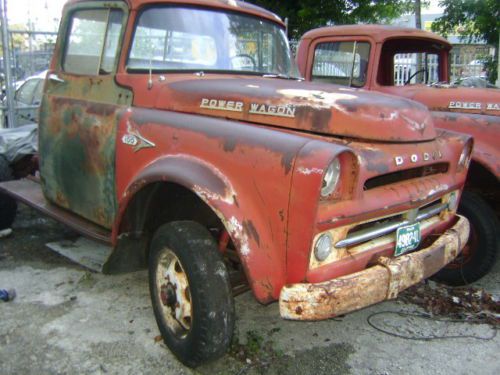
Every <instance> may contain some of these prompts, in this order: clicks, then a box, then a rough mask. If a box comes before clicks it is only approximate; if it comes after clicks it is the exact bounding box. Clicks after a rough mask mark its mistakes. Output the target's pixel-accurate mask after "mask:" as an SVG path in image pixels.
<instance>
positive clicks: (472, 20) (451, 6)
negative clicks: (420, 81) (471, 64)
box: [432, 0, 500, 82]
mask: <svg viewBox="0 0 500 375" xmlns="http://www.w3.org/2000/svg"><path fill="white" fill-rule="evenodd" d="M439 5H440V6H441V7H443V8H444V14H443V16H442V17H439V18H438V19H436V21H435V22H434V23H433V24H432V31H435V32H437V33H439V34H441V35H443V36H447V35H449V34H450V33H455V32H458V33H459V34H460V35H461V36H462V37H463V38H464V39H466V40H468V41H469V42H473V41H479V40H484V41H485V42H486V43H488V44H491V45H493V46H495V47H496V54H495V59H494V60H495V61H498V48H497V47H498V33H499V32H500V2H499V1H498V0H441V1H440V3H439ZM495 61H493V60H492V59H490V61H487V65H488V67H489V68H490V70H489V71H490V77H489V78H490V81H492V82H493V81H494V80H495V79H496V66H497V65H496V62H495Z"/></svg>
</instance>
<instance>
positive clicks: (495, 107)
mask: <svg viewBox="0 0 500 375" xmlns="http://www.w3.org/2000/svg"><path fill="white" fill-rule="evenodd" d="M448 108H449V109H486V110H487V111H500V103H486V108H483V103H479V102H456V101H453V102H450V104H449V105H448Z"/></svg>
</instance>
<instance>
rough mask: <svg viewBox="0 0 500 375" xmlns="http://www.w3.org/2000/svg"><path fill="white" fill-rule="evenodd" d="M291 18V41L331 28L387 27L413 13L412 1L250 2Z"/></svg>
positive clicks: (283, 16)
mask: <svg viewBox="0 0 500 375" xmlns="http://www.w3.org/2000/svg"><path fill="white" fill-rule="evenodd" d="M249 2H250V3H254V4H256V5H259V6H261V7H263V8H266V9H269V10H271V11H273V12H274V13H276V14H278V15H279V16H280V17H282V18H283V19H284V18H288V22H289V24H288V25H289V37H290V38H291V39H299V38H300V36H301V35H302V34H304V33H305V32H306V31H308V30H311V29H314V28H317V27H321V26H328V25H346V24H355V23H360V22H363V23H381V22H382V23H386V22H389V21H390V20H392V19H394V18H397V17H399V16H400V15H401V14H403V13H406V12H409V11H412V10H413V0H375V1H374V0H287V1H279V0H250V1H249Z"/></svg>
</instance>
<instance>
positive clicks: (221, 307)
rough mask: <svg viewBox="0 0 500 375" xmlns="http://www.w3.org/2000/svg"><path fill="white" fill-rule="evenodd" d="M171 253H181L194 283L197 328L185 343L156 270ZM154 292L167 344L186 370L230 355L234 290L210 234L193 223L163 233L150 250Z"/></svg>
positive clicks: (174, 224) (167, 226) (160, 231)
mask: <svg viewBox="0 0 500 375" xmlns="http://www.w3.org/2000/svg"><path fill="white" fill-rule="evenodd" d="M165 248H169V249H170V250H172V251H173V252H174V253H175V255H176V256H177V258H178V259H179V261H180V263H181V265H182V267H183V269H184V272H185V273H186V275H187V278H188V282H189V288H190V292H191V303H192V326H191V329H190V330H189V331H188V333H187V334H186V336H185V337H183V338H178V337H176V336H175V335H174V334H173V332H172V331H171V330H170V329H169V328H168V326H167V325H166V323H165V322H164V320H163V315H162V312H161V311H162V310H161V301H160V298H159V293H158V287H157V285H156V280H155V273H156V271H155V270H156V267H157V266H158V261H159V258H160V255H161V251H162V250H163V249H165ZM149 289H150V293H151V300H152V303H153V310H154V314H155V318H156V323H157V324H158V328H159V329H160V332H161V335H162V337H163V341H164V342H165V344H166V345H167V346H168V348H169V349H170V350H171V351H172V353H173V354H174V355H175V356H176V357H177V358H178V359H179V360H180V361H181V362H182V363H183V364H184V365H186V366H189V367H196V366H198V365H200V364H202V363H205V362H208V361H211V360H214V359H217V358H219V357H221V356H222V355H224V354H225V353H226V352H227V350H228V348H229V345H230V344H231V340H232V337H233V331H234V317H235V313H234V301H233V295H232V289H231V285H230V282H229V274H228V272H227V269H226V266H225V264H224V261H223V260H222V257H221V255H220V253H219V250H218V248H217V244H216V243H215V240H214V238H213V236H212V235H211V234H210V232H209V231H208V230H207V229H206V228H204V227H203V226H201V225H200V224H198V223H195V222H192V221H177V222H171V223H168V224H164V225H162V226H161V227H159V228H158V230H157V231H156V233H155V234H154V236H153V239H152V241H151V245H150V253H149Z"/></svg>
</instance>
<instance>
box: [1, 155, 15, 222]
mask: <svg viewBox="0 0 500 375" xmlns="http://www.w3.org/2000/svg"><path fill="white" fill-rule="evenodd" d="M13 179H14V177H13V176H12V171H11V169H10V166H9V163H8V162H7V159H5V158H4V157H3V156H2V155H0V182H4V181H10V180H13ZM16 213H17V202H16V200H15V199H13V198H11V197H9V196H8V195H7V194H3V193H0V230H4V229H7V228H10V227H11V226H12V223H13V222H14V219H15V218H16Z"/></svg>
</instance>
